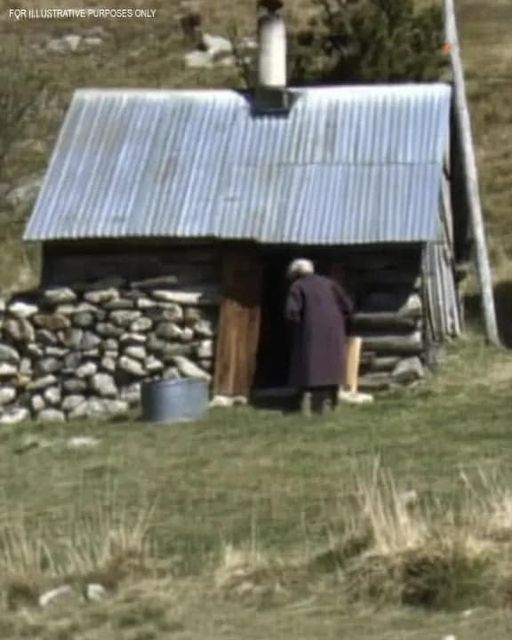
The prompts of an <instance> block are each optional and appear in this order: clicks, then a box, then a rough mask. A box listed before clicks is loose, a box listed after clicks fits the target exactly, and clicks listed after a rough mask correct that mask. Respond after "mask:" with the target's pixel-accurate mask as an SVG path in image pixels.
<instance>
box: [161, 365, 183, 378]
mask: <svg viewBox="0 0 512 640" xmlns="http://www.w3.org/2000/svg"><path fill="white" fill-rule="evenodd" d="M179 377H180V372H179V371H178V369H177V367H168V368H167V369H166V370H165V371H164V372H163V374H162V379H163V380H177V379H178V378H179Z"/></svg>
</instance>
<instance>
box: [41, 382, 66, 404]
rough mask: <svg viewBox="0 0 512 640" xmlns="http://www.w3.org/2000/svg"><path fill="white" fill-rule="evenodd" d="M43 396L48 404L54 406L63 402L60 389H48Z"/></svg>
mask: <svg viewBox="0 0 512 640" xmlns="http://www.w3.org/2000/svg"><path fill="white" fill-rule="evenodd" d="M43 395H44V399H45V400H46V402H48V404H51V405H53V406H56V405H58V404H60V402H61V400H62V392H61V390H60V389H59V387H47V388H46V389H45V390H44V393H43Z"/></svg>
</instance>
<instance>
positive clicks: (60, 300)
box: [42, 287, 76, 305]
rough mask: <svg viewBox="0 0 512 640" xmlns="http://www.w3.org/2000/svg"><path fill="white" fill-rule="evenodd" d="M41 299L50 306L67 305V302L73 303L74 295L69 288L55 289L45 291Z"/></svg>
mask: <svg viewBox="0 0 512 640" xmlns="http://www.w3.org/2000/svg"><path fill="white" fill-rule="evenodd" d="M42 298H43V300H44V302H47V303H49V304H52V305H58V304H67V303H69V302H75V300H76V293H75V292H74V291H73V290H72V289H70V288H69V287H57V288H55V289H46V291H44V292H43V295H42Z"/></svg>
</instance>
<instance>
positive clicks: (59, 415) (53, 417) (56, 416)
mask: <svg viewBox="0 0 512 640" xmlns="http://www.w3.org/2000/svg"><path fill="white" fill-rule="evenodd" d="M37 420H38V421H39V422H66V416H65V415H64V413H63V412H62V411H58V410H57V409H43V410H42V411H41V412H40V413H39V414H38V416H37Z"/></svg>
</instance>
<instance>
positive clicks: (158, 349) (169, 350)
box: [146, 335, 194, 362]
mask: <svg viewBox="0 0 512 640" xmlns="http://www.w3.org/2000/svg"><path fill="white" fill-rule="evenodd" d="M146 346H147V349H148V351H151V352H153V353H156V354H157V355H158V357H159V358H160V359H161V360H163V361H164V362H167V361H169V360H170V359H172V358H173V357H174V356H188V355H192V354H193V351H194V348H193V346H192V345H189V344H177V343H174V344H170V343H169V342H165V341H164V340H159V339H158V338H157V337H156V336H155V335H150V336H149V338H148V342H147V345H146Z"/></svg>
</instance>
